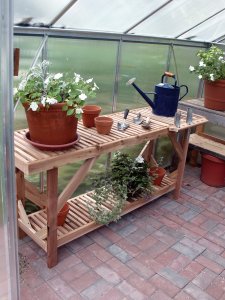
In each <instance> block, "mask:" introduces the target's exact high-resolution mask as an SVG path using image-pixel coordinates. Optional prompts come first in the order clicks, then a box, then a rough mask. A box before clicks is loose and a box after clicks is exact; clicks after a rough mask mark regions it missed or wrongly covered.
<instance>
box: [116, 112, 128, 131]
mask: <svg viewBox="0 0 225 300" xmlns="http://www.w3.org/2000/svg"><path fill="white" fill-rule="evenodd" d="M128 114H129V109H128V108H126V109H125V110H124V113H123V120H122V122H118V123H117V129H118V130H120V131H125V130H126V129H127V128H128V127H129V124H127V123H126V119H127V116H128Z"/></svg>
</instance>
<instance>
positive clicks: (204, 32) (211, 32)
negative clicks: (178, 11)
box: [180, 11, 225, 41]
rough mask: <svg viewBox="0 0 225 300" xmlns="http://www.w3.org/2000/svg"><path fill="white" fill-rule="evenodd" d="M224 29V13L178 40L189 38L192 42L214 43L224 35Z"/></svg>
mask: <svg viewBox="0 0 225 300" xmlns="http://www.w3.org/2000/svg"><path fill="white" fill-rule="evenodd" d="M224 27H225V11H223V12H221V13H220V14H218V15H216V16H215V17H213V18H211V19H209V20H208V21H206V22H204V23H202V24H201V25H199V26H197V27H196V28H194V29H193V30H190V31H189V32H187V33H185V34H183V35H182V36H181V37H180V38H184V39H186V38H190V37H191V39H192V40H202V41H214V40H215V39H217V38H218V37H220V36H222V35H223V34H224V33H225V32H224Z"/></svg>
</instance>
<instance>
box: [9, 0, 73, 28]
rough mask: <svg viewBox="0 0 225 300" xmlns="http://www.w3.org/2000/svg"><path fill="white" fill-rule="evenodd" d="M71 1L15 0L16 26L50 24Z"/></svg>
mask: <svg viewBox="0 0 225 300" xmlns="http://www.w3.org/2000/svg"><path fill="white" fill-rule="evenodd" d="M69 2H70V1H69V0H60V1H55V0H48V1H45V0H38V1H37V0H15V1H14V24H18V23H21V22H23V23H25V24H26V23H28V24H35V23H39V25H41V24H40V23H43V24H48V23H49V22H50V21H51V20H52V19H53V18H54V17H55V16H56V15H57V14H58V13H59V12H60V11H61V10H62V8H64V7H65V6H66V5H67V4H68V3H69Z"/></svg>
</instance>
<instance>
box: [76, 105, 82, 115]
mask: <svg viewBox="0 0 225 300" xmlns="http://www.w3.org/2000/svg"><path fill="white" fill-rule="evenodd" d="M82 113H83V109H82V108H80V107H78V108H76V114H77V115H79V114H82Z"/></svg>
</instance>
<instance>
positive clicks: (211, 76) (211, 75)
mask: <svg viewBox="0 0 225 300" xmlns="http://www.w3.org/2000/svg"><path fill="white" fill-rule="evenodd" d="M209 76H210V80H212V81H214V80H215V78H214V74H212V73H211V74H209Z"/></svg>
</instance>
